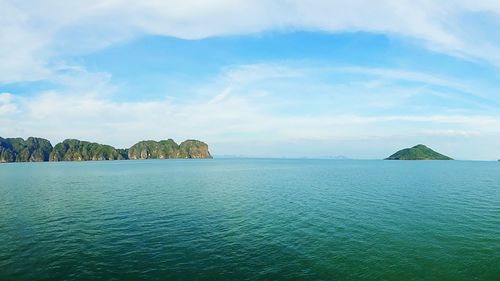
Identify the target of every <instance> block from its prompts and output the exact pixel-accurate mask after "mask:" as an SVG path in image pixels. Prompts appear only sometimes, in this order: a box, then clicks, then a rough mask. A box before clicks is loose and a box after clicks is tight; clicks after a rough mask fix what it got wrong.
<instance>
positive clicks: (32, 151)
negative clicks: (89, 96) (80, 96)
mask: <svg viewBox="0 0 500 281" xmlns="http://www.w3.org/2000/svg"><path fill="white" fill-rule="evenodd" d="M175 158H212V156H211V155H210V152H208V145H207V144H206V143H204V142H201V141H198V140H186V141H184V142H182V143H181V144H180V145H178V144H177V143H176V142H175V141H174V140H172V139H168V140H162V141H152V140H149V141H141V142H138V143H136V144H134V145H133V146H132V147H131V148H128V149H116V148H114V147H112V146H109V145H105V144H99V143H95V142H88V141H80V140H77V139H67V140H65V141H63V142H61V143H58V144H57V145H56V146H54V147H52V145H51V144H50V142H49V141H48V140H46V139H41V138H34V137H29V138H28V139H26V140H24V139H22V138H6V139H4V138H0V163H7V162H41V161H95V160H127V159H132V160H134V159H175Z"/></svg>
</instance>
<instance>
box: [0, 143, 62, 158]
mask: <svg viewBox="0 0 500 281" xmlns="http://www.w3.org/2000/svg"><path fill="white" fill-rule="evenodd" d="M51 151H52V145H51V144H50V142H49V141H48V140H46V139H42V138H33V137H29V138H28V139H26V140H24V139H22V138H7V139H3V138H0V163H5V162H43V161H48V160H49V154H50V152H51Z"/></svg>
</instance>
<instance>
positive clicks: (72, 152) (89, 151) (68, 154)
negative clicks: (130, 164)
mask: <svg viewBox="0 0 500 281" xmlns="http://www.w3.org/2000/svg"><path fill="white" fill-rule="evenodd" d="M123 159H124V157H123V156H122V155H121V154H120V153H119V152H118V151H117V150H116V149H115V148H114V147H112V146H109V145H104V144H99V143H95V142H88V141H80V140H75V139H67V140H65V141H63V142H61V143H58V144H56V146H54V149H53V150H52V153H50V157H49V161H91V160H93V161H97V160H123Z"/></svg>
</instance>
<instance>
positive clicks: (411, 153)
mask: <svg viewBox="0 0 500 281" xmlns="http://www.w3.org/2000/svg"><path fill="white" fill-rule="evenodd" d="M385 160H453V159H452V158H450V157H448V156H446V155H443V154H440V153H438V152H436V151H434V150H432V149H430V148H428V147H427V146H425V145H423V144H419V145H416V146H414V147H412V148H405V149H402V150H400V151H398V152H396V153H394V154H393V155H391V156H389V157H387V158H386V159H385Z"/></svg>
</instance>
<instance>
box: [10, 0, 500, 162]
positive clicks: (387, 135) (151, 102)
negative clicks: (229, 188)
mask: <svg viewBox="0 0 500 281" xmlns="http://www.w3.org/2000/svg"><path fill="white" fill-rule="evenodd" d="M343 2H345V1H311V2H310V3H309V4H308V5H304V2H302V1H291V0H290V1H214V0H210V1H202V2H200V1H186V2H185V3H182V4H176V3H174V2H171V1H143V2H141V3H136V4H130V3H125V2H123V1H116V0H113V1H95V2H94V1H75V2H74V3H72V5H69V4H67V3H65V2H62V1H26V2H22V3H19V2H17V1H3V0H0V24H1V26H2V27H1V28H0V35H1V36H0V59H1V60H2V61H3V62H4V63H3V64H2V65H0V136H3V137H11V136H22V137H28V136H32V135H33V136H40V137H45V138H47V139H49V140H51V141H52V142H53V143H56V142H58V141H61V140H63V139H64V138H69V137H71V138H79V139H82V140H92V141H98V142H102V143H107V144H111V145H114V146H116V147H128V146H130V145H132V144H133V143H135V142H137V141H139V140H142V139H157V140H158V139H166V138H174V139H175V140H177V141H182V140H184V139H187V138H196V139H201V140H204V141H206V142H208V143H209V145H210V149H211V151H212V153H213V154H215V155H245V156H263V157H281V156H287V157H302V156H308V157H324V156H335V155H345V156H348V157H352V158H367V159H371V158H383V157H386V156H388V155H389V154H391V153H392V152H394V151H395V150H397V149H399V148H402V147H408V146H412V145H415V144H418V143H425V144H427V145H429V146H431V147H432V148H435V149H436V150H439V151H440V152H443V153H445V154H448V155H450V156H452V157H455V158H458V159H479V160H494V159H498V158H500V147H499V146H498V143H500V93H499V85H500V82H499V81H500V79H499V78H500V71H499V70H500V69H499V67H500V36H498V35H497V34H496V32H495V31H496V30H498V27H500V21H499V20H497V19H498V18H500V17H499V15H500V5H499V4H494V3H491V2H489V1H484V2H483V1H474V2H471V1H450V2H449V3H446V4H443V3H441V5H438V4H437V3H435V2H434V1H381V2H380V3H377V5H375V4H371V1H352V3H343ZM73 5H74V6H73Z"/></svg>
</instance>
